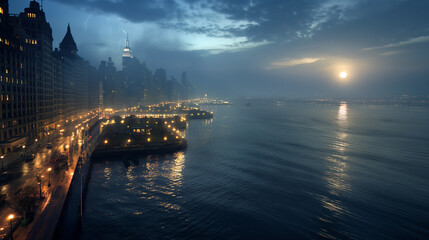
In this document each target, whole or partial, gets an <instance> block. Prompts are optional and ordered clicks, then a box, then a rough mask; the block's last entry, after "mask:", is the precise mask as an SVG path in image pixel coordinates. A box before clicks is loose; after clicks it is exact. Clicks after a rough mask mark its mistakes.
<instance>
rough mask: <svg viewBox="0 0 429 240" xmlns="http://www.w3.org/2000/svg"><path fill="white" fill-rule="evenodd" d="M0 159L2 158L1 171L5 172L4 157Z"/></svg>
mask: <svg viewBox="0 0 429 240" xmlns="http://www.w3.org/2000/svg"><path fill="white" fill-rule="evenodd" d="M0 158H1V171H2V172H3V170H4V166H3V161H4V156H3V155H2V156H1V157H0Z"/></svg>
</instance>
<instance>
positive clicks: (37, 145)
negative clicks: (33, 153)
mask: <svg viewBox="0 0 429 240" xmlns="http://www.w3.org/2000/svg"><path fill="white" fill-rule="evenodd" d="M34 141H35V142H36V149H37V148H38V147H39V144H38V143H37V141H39V139H37V138H36V139H35V140H34Z"/></svg>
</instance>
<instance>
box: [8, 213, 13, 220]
mask: <svg viewBox="0 0 429 240" xmlns="http://www.w3.org/2000/svg"><path fill="white" fill-rule="evenodd" d="M14 217H15V216H14V215H13V214H11V215H9V216H8V217H7V219H9V220H12V219H13V218H14Z"/></svg>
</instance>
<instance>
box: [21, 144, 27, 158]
mask: <svg viewBox="0 0 429 240" xmlns="http://www.w3.org/2000/svg"><path fill="white" fill-rule="evenodd" d="M22 149H24V158H25V156H26V155H27V154H26V153H27V152H26V151H25V145H24V146H22Z"/></svg>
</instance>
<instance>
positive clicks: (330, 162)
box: [319, 102, 351, 238]
mask: <svg viewBox="0 0 429 240" xmlns="http://www.w3.org/2000/svg"><path fill="white" fill-rule="evenodd" d="M347 113H348V109H347V103H345V102H342V103H341V104H340V106H339V108H338V115H337V129H338V130H337V132H336V138H335V140H334V142H333V143H332V145H331V148H332V149H331V152H332V153H331V154H330V155H329V156H328V157H327V158H326V165H327V168H328V170H327V171H326V172H325V177H324V179H325V181H326V184H327V187H328V189H329V194H328V195H326V196H322V197H321V200H320V201H321V203H322V206H323V207H324V208H325V209H327V210H328V211H329V212H330V214H326V215H324V216H321V217H319V219H321V220H322V221H324V222H331V223H332V222H334V221H335V220H333V219H332V218H336V217H339V216H341V215H343V214H346V213H347V209H346V208H345V207H344V205H343V203H342V202H341V201H340V200H338V199H336V197H334V196H341V194H342V193H343V192H347V191H350V190H351V186H350V183H349V182H348V178H349V176H348V174H347V167H348V164H347V160H348V156H347V155H346V149H347V148H348V146H349V144H348V143H347V142H346V139H347V132H346V130H347V129H346V127H347V124H348V119H347ZM331 195H333V196H332V197H331ZM319 233H320V234H321V235H323V236H326V237H329V238H330V237H333V236H331V235H330V233H329V232H327V230H326V229H321V230H320V232H319Z"/></svg>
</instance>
